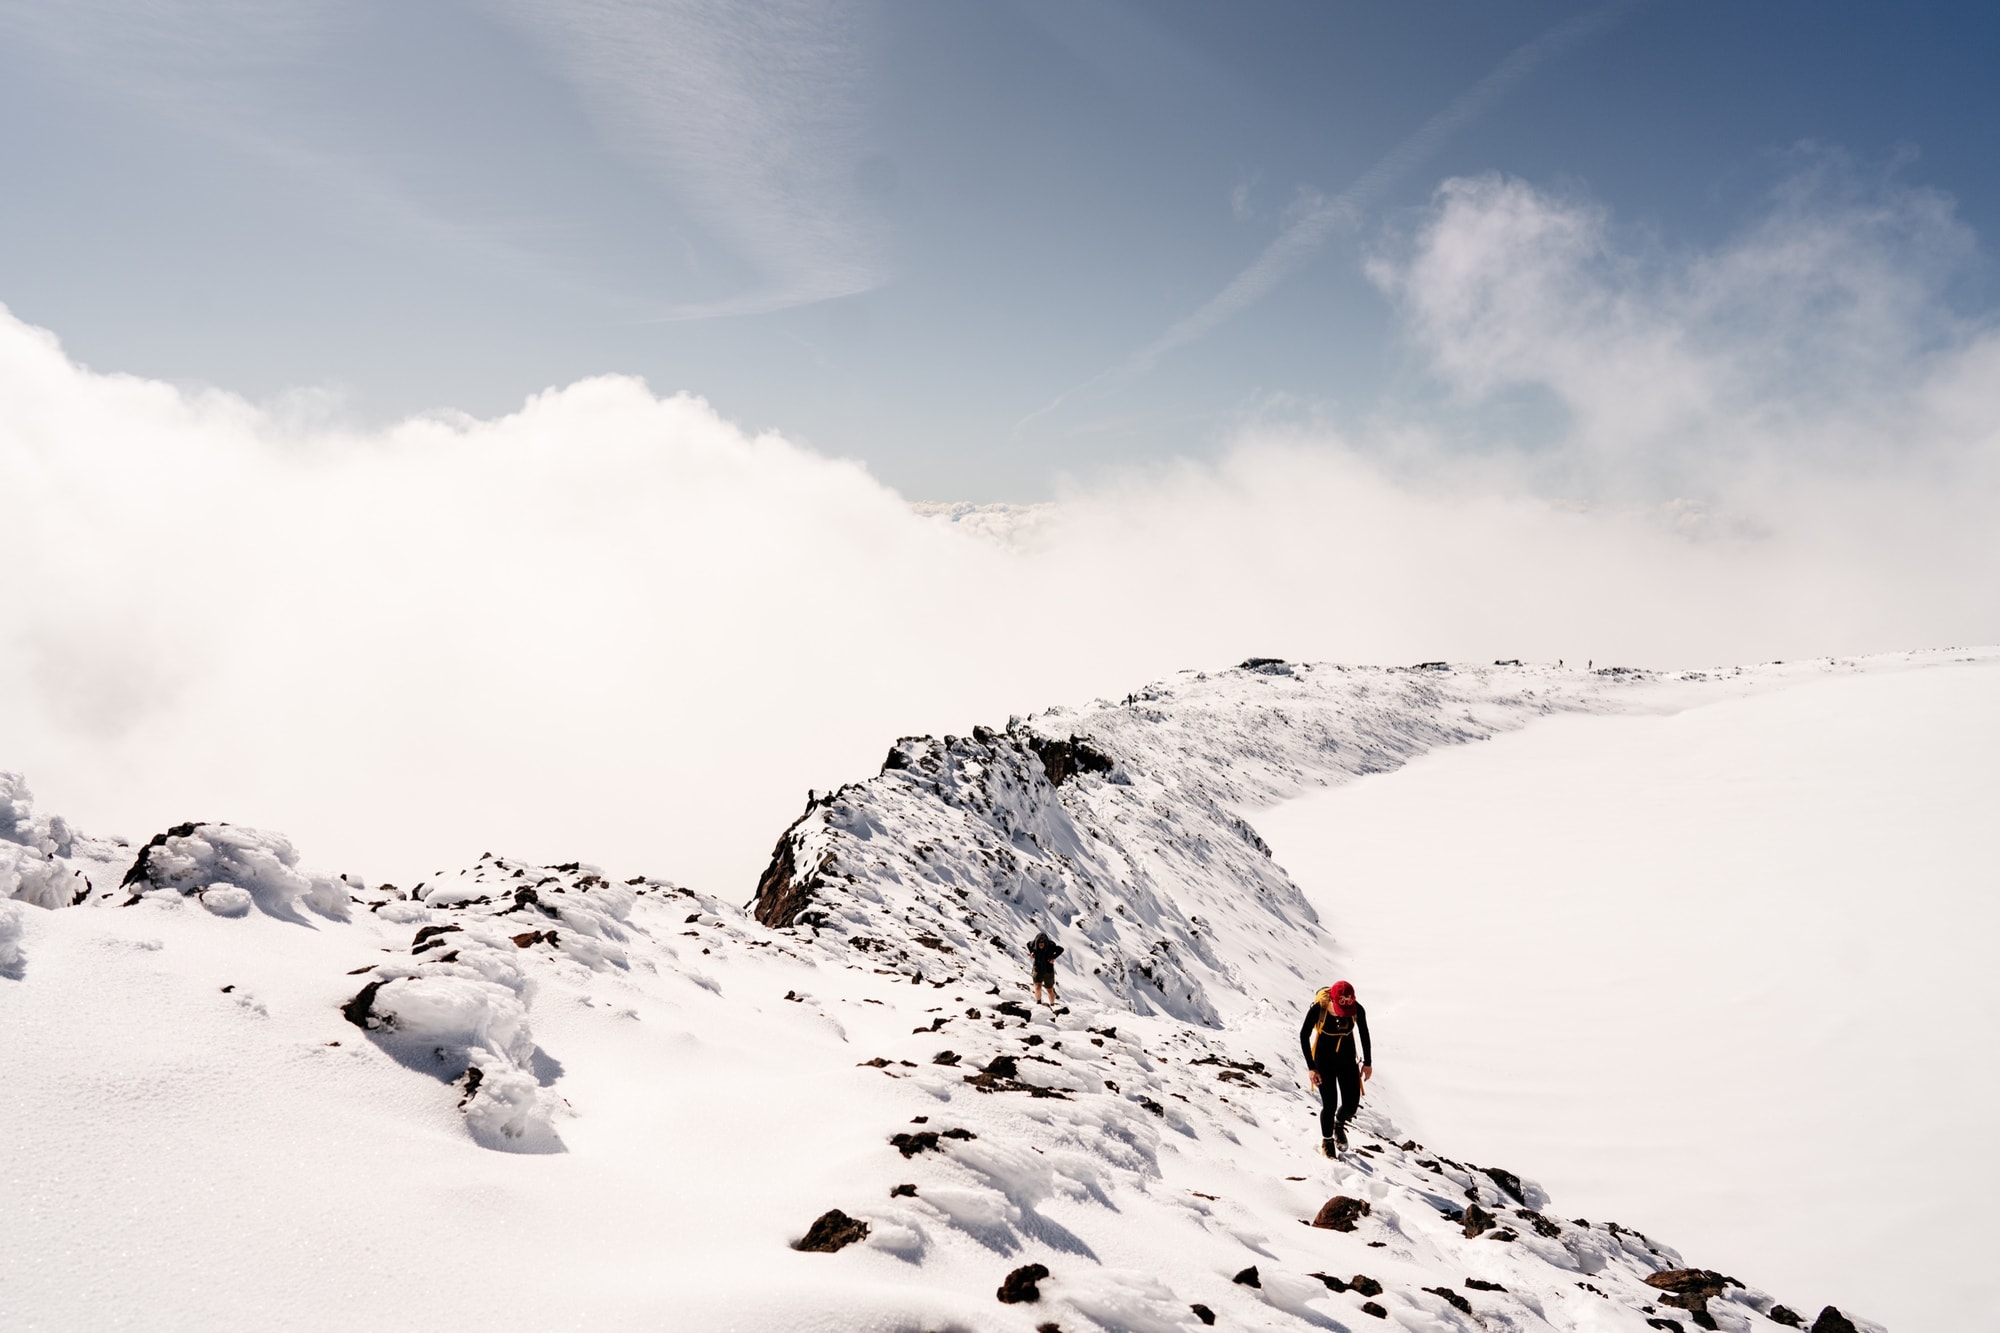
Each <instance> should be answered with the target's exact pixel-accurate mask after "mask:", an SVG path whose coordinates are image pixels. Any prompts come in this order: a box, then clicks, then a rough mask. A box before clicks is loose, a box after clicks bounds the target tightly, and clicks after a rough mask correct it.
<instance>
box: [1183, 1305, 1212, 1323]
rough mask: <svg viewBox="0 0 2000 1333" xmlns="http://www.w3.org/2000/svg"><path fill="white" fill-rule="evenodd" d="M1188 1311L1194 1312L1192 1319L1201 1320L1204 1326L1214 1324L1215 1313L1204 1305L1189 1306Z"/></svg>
mask: <svg viewBox="0 0 2000 1333" xmlns="http://www.w3.org/2000/svg"><path fill="white" fill-rule="evenodd" d="M1188 1309H1190V1310H1192V1311H1194V1317H1195V1318H1196V1319H1199V1320H1201V1322H1202V1323H1204V1324H1212V1323H1214V1322H1215V1311H1213V1310H1211V1309H1209V1308H1208V1307H1207V1306H1206V1305H1190V1306H1189V1307H1188Z"/></svg>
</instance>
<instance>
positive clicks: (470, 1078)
mask: <svg viewBox="0 0 2000 1333" xmlns="http://www.w3.org/2000/svg"><path fill="white" fill-rule="evenodd" d="M485 1078H486V1071H485V1070H483V1069H481V1068H480V1067H479V1066H478V1065H470V1066H468V1067H467V1068H466V1071H465V1095H464V1096H463V1097H460V1098H459V1099H458V1104H459V1107H460V1108H461V1109H463V1108H464V1106H465V1104H466V1103H467V1102H469V1101H471V1100H472V1099H473V1098H474V1097H475V1096H477V1095H478V1094H479V1085H480V1083H481V1082H483V1081H484V1080H485Z"/></svg>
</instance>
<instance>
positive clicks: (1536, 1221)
mask: <svg viewBox="0 0 2000 1333" xmlns="http://www.w3.org/2000/svg"><path fill="white" fill-rule="evenodd" d="M1514 1211H1515V1212H1516V1213H1517V1214H1519V1215H1520V1216H1522V1217H1525V1218H1527V1219H1528V1225H1530V1226H1532V1227H1533V1228H1534V1229H1535V1234H1536V1235H1537V1236H1547V1237H1549V1238H1550V1239H1551V1240H1553V1239H1554V1238H1555V1237H1557V1236H1560V1235H1562V1233H1563V1229H1562V1227H1561V1226H1560V1225H1558V1224H1557V1223H1555V1222H1551V1221H1550V1220H1549V1219H1548V1218H1546V1217H1543V1216H1542V1215H1541V1214H1540V1213H1538V1212H1536V1211H1535V1210H1534V1209H1532V1208H1516V1209H1515V1210H1514Z"/></svg>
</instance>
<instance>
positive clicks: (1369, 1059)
mask: <svg viewBox="0 0 2000 1333" xmlns="http://www.w3.org/2000/svg"><path fill="white" fill-rule="evenodd" d="M1321 1012H1322V1011H1321V1009H1320V1006H1319V1002H1318V1001H1317V1000H1315V1001H1314V1002H1313V1003H1312V1005H1311V1006H1310V1007H1308V1008H1307V1009H1306V1021H1305V1022H1304V1023H1303V1024H1301V1025H1300V1026H1299V1050H1300V1051H1302V1052H1303V1053H1304V1054H1305V1057H1306V1064H1307V1065H1308V1066H1309V1067H1311V1068H1313V1069H1317V1070H1319V1072H1320V1073H1322V1074H1324V1073H1326V1072H1327V1071H1328V1070H1329V1069H1332V1068H1333V1067H1334V1066H1335V1065H1351V1064H1353V1063H1354V1048H1355V1040H1356V1038H1359V1039H1360V1046H1361V1063H1362V1064H1364V1065H1372V1064H1374V1063H1375V1060H1374V1054H1373V1052H1374V1047H1373V1046H1372V1044H1371V1043H1370V1042H1369V1040H1368V1011H1367V1010H1366V1009H1364V1008H1362V1007H1361V1005H1360V1003H1359V1002H1358V1001H1357V1002H1356V1004H1355V1006H1354V1012H1353V1013H1352V1014H1351V1015H1341V1014H1327V1015H1325V1018H1326V1024H1325V1026H1324V1027H1321V1025H1320V1018H1321Z"/></svg>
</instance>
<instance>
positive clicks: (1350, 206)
mask: <svg viewBox="0 0 2000 1333" xmlns="http://www.w3.org/2000/svg"><path fill="white" fill-rule="evenodd" d="M1640 3H1641V0H1612V3H1610V4H1607V5H1604V6H1602V7H1601V8H1598V9H1593V10H1591V11H1589V12H1588V13H1584V14H1578V15H1576V16H1574V17H1572V18H1568V19H1565V20H1563V21H1562V22H1561V23H1558V24H1556V25H1555V26H1554V27H1553V28H1550V29H1549V30H1548V31H1547V32H1544V33H1543V34H1542V35H1541V36H1539V37H1537V38H1535V39H1534V40H1533V41H1531V42H1529V43H1527V44H1526V45H1525V46H1521V47H1518V48H1516V49H1515V50H1514V51H1513V52H1512V53H1510V54H1509V55H1508V56H1507V58H1506V59H1505V60H1502V61H1501V62H1500V63H1499V64H1498V65H1496V66H1494V68H1493V70H1492V71H1491V72H1490V73H1488V74H1487V75H1486V77H1485V78H1483V79H1481V80H1480V81H1479V82H1478V83H1475V84H1473V85H1472V86H1471V87H1470V88H1468V89H1466V90H1465V91H1464V92H1462V93H1460V94H1459V95H1458V96H1457V97H1455V98H1453V99H1452V101H1451V103H1450V104H1449V105H1447V106H1446V107H1445V108H1444V110H1442V111H1440V112H1438V113H1437V114H1436V115H1435V116H1432V117H1431V118H1430V119H1429V120H1428V121H1426V122H1425V123H1424V125H1423V126H1422V128H1420V129H1418V130H1417V131H1416V132H1415V133H1414V134H1412V135H1410V136H1409V137H1408V138H1407V139H1404V140H1403V141H1402V142H1401V143H1399V144H1397V145H1396V146H1395V147H1394V148H1391V149H1390V150H1389V151H1388V153H1387V154H1385V155H1384V156H1383V157H1382V159H1381V160H1380V161H1378V162H1377V163H1375V165H1374V166H1372V167H1370V168H1368V170H1366V171H1364V172H1363V173H1361V175H1360V176H1359V177H1358V178H1357V179H1356V180H1355V181H1354V183H1353V184H1351V185H1349V186H1348V187H1347V188H1346V189H1344V190H1342V191H1341V192H1340V193H1339V194H1337V195H1334V196H1333V197H1332V198H1331V199H1322V200H1320V201H1319V202H1317V203H1316V204H1315V205H1314V206H1313V207H1312V208H1311V209H1310V210H1308V211H1307V212H1306V213H1305V214H1303V215H1302V216H1300V217H1298V218H1297V219H1295V220H1294V221H1293V222H1292V223H1291V225H1290V226H1288V227H1286V228H1285V229H1284V230H1283V231H1282V232H1280V233H1279V234H1278V237H1277V239H1276V240H1274V241H1272V242H1271V243H1270V244H1269V245H1268V246H1266V247H1264V252H1263V253H1262V254H1260V255H1258V256H1257V258H1256V259H1254V260H1252V261H1251V263H1250V266H1249V267H1248V268H1246V269H1244V270H1243V271H1242V272H1241V273H1238V274H1237V275H1236V276H1235V278H1233V279H1231V280H1230V283H1229V285H1228V286H1227V287H1224V288H1223V289H1222V290H1221V291H1219V292H1217V293H1216V294H1215V295H1214V296H1212V297H1210V298H1209V300H1208V302H1207V303H1206V304H1204V305H1203V306H1202V307H1201V308H1200V309H1199V310H1197V311H1195V312H1194V313H1193V314H1191V315H1188V316H1186V317H1185V318H1182V319H1178V320H1175V321H1174V322H1173V323H1172V324H1169V325H1168V326H1167V328H1166V331H1165V332H1163V333H1162V334H1160V336H1159V337H1157V338H1155V339H1154V340H1153V341H1152V342H1150V343H1148V344H1146V345H1145V346H1144V347H1142V348H1140V349H1139V350H1138V351H1136V352H1134V353H1133V354H1132V355H1131V356H1129V357H1127V358H1126V359H1125V360H1124V361H1123V362H1121V363H1119V364H1118V365H1116V366H1113V367H1112V368H1111V369H1109V370H1107V371H1104V372H1102V373H1101V374H1098V375H1096V376H1093V377H1092V378H1090V379H1088V380H1086V381H1084V382H1083V383H1082V384H1079V385H1077V386H1076V387H1075V388H1073V389H1071V390H1069V391H1068V392H1066V393H1063V394H1060V395H1058V396H1057V397H1056V398H1055V399H1053V400H1051V401H1050V402H1048V403H1047V404H1045V405H1043V406H1042V407H1039V408H1037V409H1036V410H1035V411H1033V412H1030V413H1029V414H1028V415H1027V416H1025V417H1023V418H1021V420H1020V422H1019V423H1018V426H1017V429H1018V427H1019V426H1025V425H1027V424H1028V423H1029V422H1031V421H1035V420H1037V419H1039V418H1041V417H1044V416H1047V415H1048V414H1049V413H1051V412H1053V411H1055V410H1056V409H1057V408H1059V407H1061V406H1062V405H1063V404H1064V403H1066V402H1068V401H1069V400H1070V399H1071V398H1074V397H1075V396H1076V395H1077V394H1079V393H1083V392H1085V391H1086V390H1090V389H1096V388H1102V389H1104V390H1105V391H1107V392H1108V391H1109V390H1112V389H1117V388H1122V387H1123V386H1124V385H1127V384H1130V383H1131V382H1132V381H1134V380H1136V379H1139V378H1141V377H1143V376H1144V375H1146V374H1147V373H1148V372H1149V371H1151V370H1152V369H1153V367H1154V366H1155V365H1157V364H1158V363H1159V360H1160V358H1161V357H1163V356H1165V355H1166V354H1167V353H1169V352H1172V351H1175V350H1176V349H1178V348H1181V347H1185V346H1187V345H1188V344H1189V343H1191V342H1194V341H1195V340H1196V339H1198V338H1200V337H1202V336H1203V335H1204V334H1206V333H1208V332H1209V331H1210V330H1211V329H1213V328H1215V326H1216V325H1218V324H1221V323H1222V322H1224V321H1225V320H1228V319H1230V318H1231V317H1233V316H1235V315H1236V314H1237V313H1239V312H1240V311H1242V310H1244V309H1246V308H1247V307H1249V306H1251V305H1253V304H1255V303H1256V302H1258V301H1260V300H1262V299H1263V298H1264V297H1265V296H1268V295H1269V294H1270V293H1271V290H1272V289H1273V288H1274V287H1276V286H1277V285H1278V284H1279V282H1281V281H1283V280H1284V278H1285V277H1286V276H1287V275H1288V274H1290V273H1291V272H1292V271H1293V270H1295V269H1297V268H1298V267H1299V265H1300V264H1302V263H1304V262H1305V261H1306V260H1307V259H1308V258H1310V257H1311V256H1312V253H1313V252H1314V251H1315V250H1317V249H1319V247H1320V243H1321V242H1323V241H1324V240H1326V238H1327V236H1328V235H1329V234H1330V233H1331V232H1332V231H1333V229H1334V228H1335V227H1339V226H1353V225H1356V224H1358V223H1359V222H1360V220H1361V215H1362V212H1363V211H1364V210H1365V209H1367V208H1368V207H1369V206H1370V205H1371V204H1373V203H1374V202H1375V201H1376V200H1378V199H1380V198H1381V197H1382V195H1383V193H1384V192H1385V191H1387V190H1388V188H1389V187H1390V186H1391V185H1392V184H1394V183H1395V182H1396V180H1397V179H1398V178H1400V177H1402V176H1404V175H1406V174H1408V173H1409V172H1411V171H1413V170H1415V169H1416V168H1417V167H1418V166H1419V165H1421V164H1422V163H1423V161H1424V160H1425V159H1426V158H1428V157H1430V156H1431V155H1432V154H1433V153H1435V152H1436V151H1437V150H1438V149H1439V148H1440V147H1442V146H1443V145H1444V142H1445V140H1447V139H1449V138H1450V137H1451V136H1452V135H1453V134H1456V133H1457V132H1458V131H1459V130H1461V129H1463V128H1464V127H1465V126H1467V125H1469V124H1470V123H1472V122H1473V121H1474V120H1477V119H1478V118H1479V117H1480V116H1481V115H1483V114H1485V112H1486V111H1487V110H1488V109H1489V108H1490V107H1491V106H1492V105H1493V104H1494V103H1495V102H1497V101H1499V100H1500V99H1501V98H1502V97H1503V96H1505V95H1506V94H1507V93H1508V92H1509V91H1511V90H1512V89H1513V87H1514V85H1515V84H1517V83H1519V82H1521V80H1523V79H1525V78H1527V77H1528V75H1529V74H1530V73H1532V72H1533V71H1534V69H1535V67H1536V66H1537V65H1540V64H1542V63H1543V62H1544V61H1546V60H1549V59H1551V58H1553V57H1555V56H1558V55H1561V54H1562V53H1563V52H1564V51H1567V50H1569V49H1570V48H1571V47H1573V46H1575V45H1577V44H1578V43H1579V42H1582V41H1583V40H1584V39H1586V38H1588V37H1591V36H1594V35H1596V34H1597V33H1598V32H1601V31H1602V30H1604V29H1605V28H1608V27H1610V26H1611V25H1612V24H1613V23H1616V22H1617V21H1618V20H1619V19H1621V18H1623V17H1624V16H1625V15H1626V13H1628V12H1629V11H1631V10H1633V9H1635V8H1637V7H1638V5H1639V4H1640Z"/></svg>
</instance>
